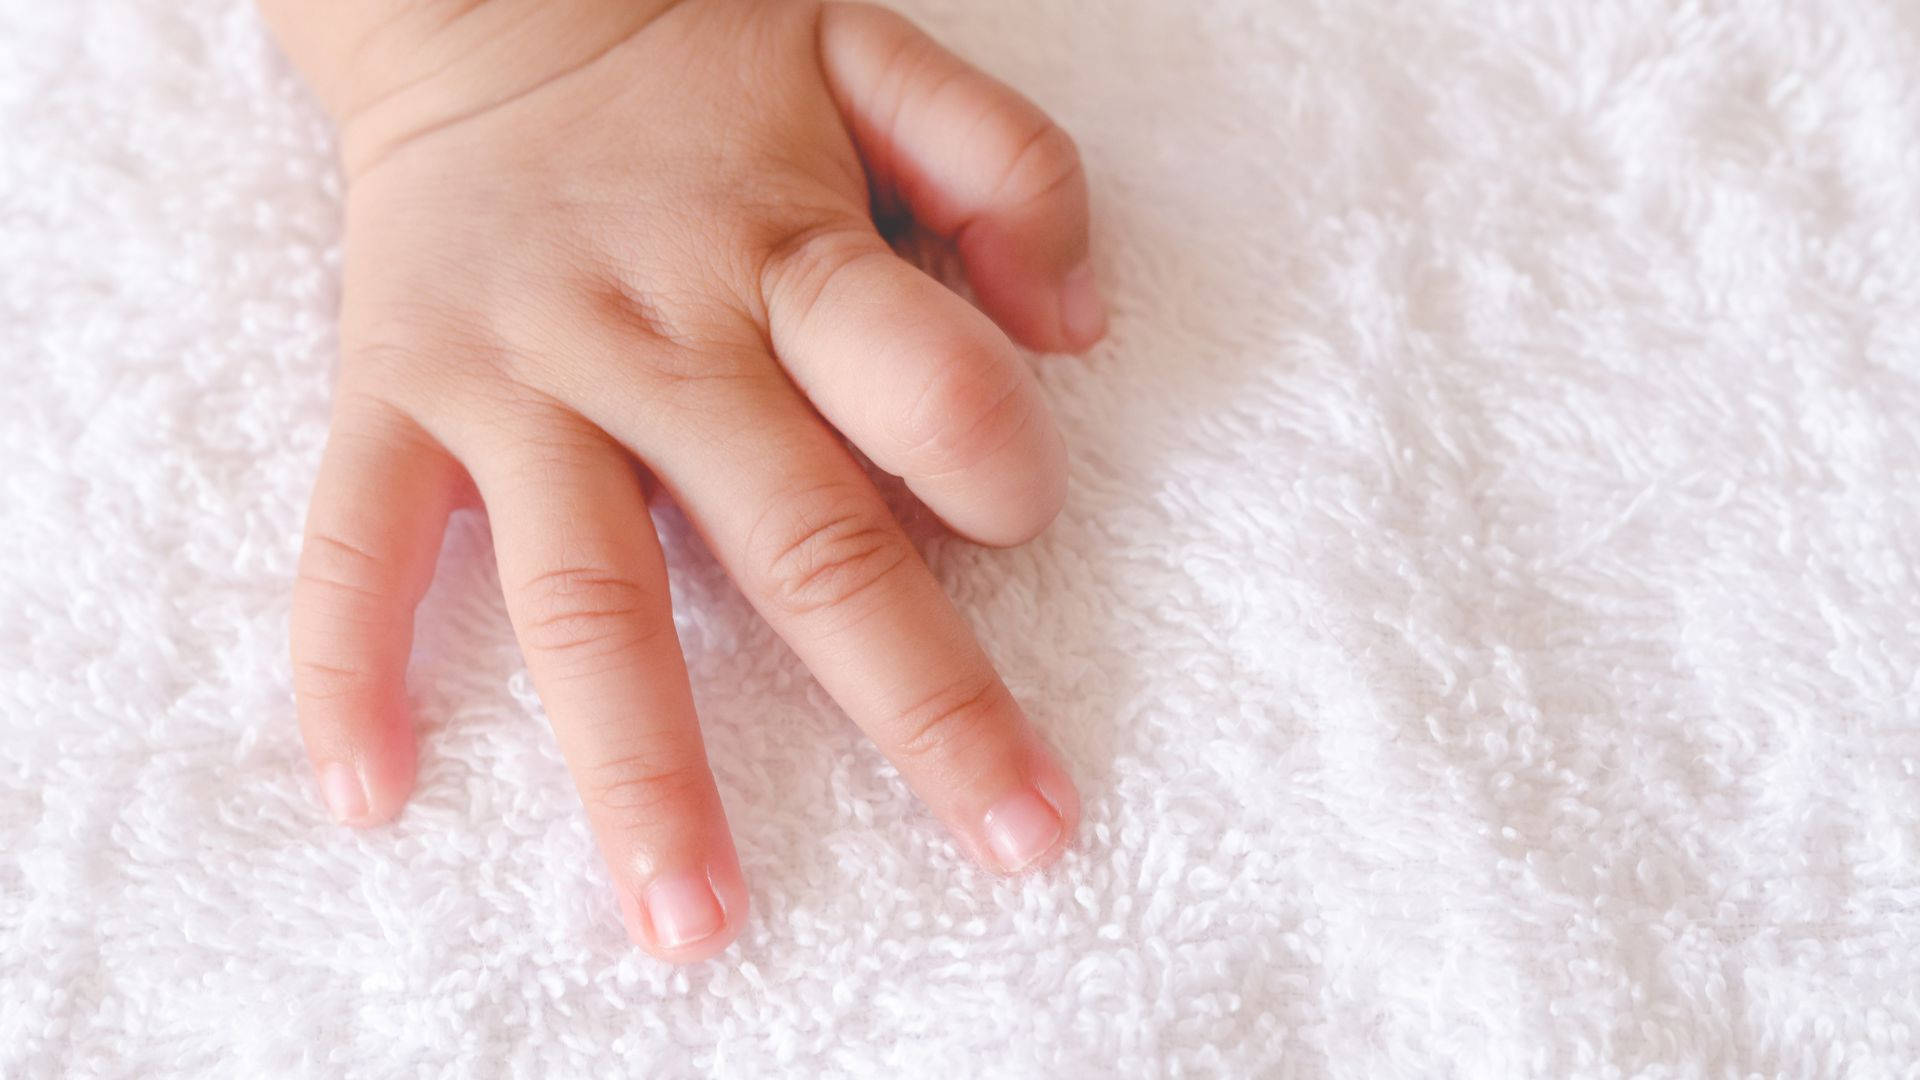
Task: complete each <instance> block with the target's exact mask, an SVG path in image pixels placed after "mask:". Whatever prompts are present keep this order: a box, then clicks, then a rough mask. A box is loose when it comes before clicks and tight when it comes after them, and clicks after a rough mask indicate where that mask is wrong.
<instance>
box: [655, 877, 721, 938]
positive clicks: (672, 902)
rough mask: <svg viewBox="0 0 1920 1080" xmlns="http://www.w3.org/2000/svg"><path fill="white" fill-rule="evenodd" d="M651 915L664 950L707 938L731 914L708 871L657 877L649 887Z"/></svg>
mask: <svg viewBox="0 0 1920 1080" xmlns="http://www.w3.org/2000/svg"><path fill="white" fill-rule="evenodd" d="M647 915H648V917H649V918H650V919H651V920H652V922H653V940H654V942H655V944H657V945H659V946H660V947H661V948H663V949H678V948H680V947H682V946H685V945H692V944H693V943H695V942H697V941H704V940H706V939H707V938H710V937H712V936H713V935H715V934H717V933H719V932H720V930H721V928H723V927H725V926H726V925H727V914H726V912H725V911H722V910H721V908H720V898H719V897H717V896H715V895H714V894H713V886H712V885H710V884H708V882H707V877H706V875H705V874H669V875H666V876H664V877H661V878H659V879H657V880H655V881H654V883H653V884H652V885H649V886H648V887H647Z"/></svg>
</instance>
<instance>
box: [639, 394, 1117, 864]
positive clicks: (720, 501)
mask: <svg viewBox="0 0 1920 1080" xmlns="http://www.w3.org/2000/svg"><path fill="white" fill-rule="evenodd" d="M784 393H785V395H786V397H785V398H784V399H782V398H779V397H778V396H776V395H773V394H768V395H766V396H765V398H764V399H762V400H760V401H759V402H758V404H757V405H756V407H755V408H754V409H753V411H752V414H751V415H744V416H743V415H739V414H738V412H735V413H732V414H728V413H724V412H721V411H719V410H716V409H697V408H696V409H693V410H691V411H690V412H689V413H688V415H694V416H701V415H704V416H721V415H727V416H730V418H731V423H730V425H729V428H728V430H727V432H726V433H725V434H724V435H721V434H719V433H717V432H715V433H710V437H690V438H678V437H676V438H675V439H674V445H673V446H672V447H670V448H665V449H663V450H662V451H661V452H660V453H658V454H655V455H652V456H651V457H650V464H651V465H652V468H653V470H654V472H655V474H656V475H658V476H659V477H660V479H661V482H662V483H663V484H664V485H665V486H666V487H667V488H668V489H669V490H670V491H671V493H672V494H673V496H674V498H675V500H676V501H677V502H678V503H679V504H680V505H681V506H682V507H683V508H684V509H686V510H687V512H688V513H689V515H690V516H691V517H692V519H693V520H694V522H695V524H696V525H697V526H698V527H699V528H700V529H701V530H702V532H703V533H704V534H705V535H706V536H707V538H708V542H709V544H710V545H711V546H712V548H713V550H714V551H715V553H716V554H717V555H718V557H719V558H720V560H721V562H722V563H723V564H724V565H725V566H726V568H727V570H728V572H729V573H730V574H731V575H732V576H733V578H734V580H735V581H736V582H738V583H739V585H740V586H741V589H742V591H744V592H745V593H746V595H747V596H748V598H749V599H750V600H751V601H752V602H753V604H754V606H755V607H756V608H757V609H758V610H759V611H760V612H761V613H762V614H763V615H764V617H765V618H766V619H767V620H768V622H769V623H770V624H771V625H772V626H773V628H774V629H775V630H776V631H777V632H778V633H779V634H780V635H781V636H782V637H783V638H785V639H786V641H787V643H788V644H789V645H790V646H792V648H793V650H794V651H795V652H796V653H797V654H798V655H799V656H800V658H801V660H802V661H804V662H805V663H806V665H807V666H808V667H809V668H810V669H811V670H812V671H813V673H814V675H815V677H816V678H818V679H819V681H820V684H821V685H822V686H823V687H824V688H825V689H826V690H827V692H828V693H829V694H831V695H832V696H833V698H834V700H835V701H837V702H838V703H839V704H840V706H841V707H842V708H843V709H845V710H846V711H847V713H848V715H850V716H851V717H852V718H853V719H854V721H855V722H856V723H858V724H859V725H860V726H861V727H862V728H864V729H865V730H866V731H867V733H868V734H869V735H870V736H872V738H873V739H874V741H875V743H877V744H878V745H879V747H880V749H881V750H882V751H883V752H884V753H886V754H887V756H888V757H889V758H891V759H892V760H893V761H894V763H895V764H896V765H897V766H898V767H899V769H900V771H901V774H902V775H903V776H904V777H905V778H906V780H907V782H908V783H909V784H911V785H912V786H913V788H914V790H915V791H916V792H917V793H918V794H919V795H920V797H921V798H922V799H924V800H925V801H926V803H927V804H928V806H929V807H931V808H932V809H933V811H934V813H935V814H937V815H938V816H939V817H940V818H941V819H942V820H943V821H945V822H946V823H947V825H948V826H949V827H950V828H951V829H952V830H953V831H954V833H955V834H956V835H957V836H959V837H960V839H961V841H962V843H963V844H964V845H965V847H966V848H967V850H968V852H969V853H970V854H971V855H973V857H975V858H976V859H978V860H979V861H981V862H982V863H985V864H986V865H988V866H990V867H992V868H994V869H997V870H1000V871H1003V872H1008V873H1011V872H1016V871H1019V870H1022V869H1025V868H1027V867H1030V866H1036V865H1041V864H1044V863H1046V862H1049V861H1051V860H1052V859H1053V858H1054V857H1055V856H1057V855H1058V854H1059V853H1060V852H1061V851H1062V850H1063V849H1064V848H1065V847H1066V846H1067V844H1068V842H1069V839H1070V837H1071V835H1072V832H1073V829H1074V827H1075V825H1076V824H1077V822H1078V817H1079V801H1078V796H1077V795H1076V794H1075V792H1074V789H1073V785H1072V783H1071V782H1070V781H1069V780H1068V779H1067V777H1066V774H1065V773H1064V772H1063V771H1062V770H1061V768H1060V767H1059V765H1058V764H1056V763H1055V762H1054V760H1053V757H1052V755H1051V754H1050V753H1049V752H1048V750H1047V748H1046V747H1045V745H1044V744H1043V743H1042V742H1041V740H1040V738H1039V736H1038V735H1037V734H1036V733H1035V732H1034V730H1033V728H1032V726H1031V725H1030V724H1029V723H1028V721H1027V718H1026V716H1025V714H1024V713H1023V712H1022V711H1021V709H1020V706H1019V705H1018V704H1017V703H1016V702H1015V701H1014V699H1013V696H1012V695H1011V694H1009V693H1008V692H1007V688H1006V687H1005V685H1003V684H1002V683H1001V681H1000V678H999V676H998V675H997V674H996V673H995V672H994V670H993V667H992V665H991V664H990V663H989V662H988V660H987V657H986V655H985V653H983V652H982V650H981V648H980V645H979V643H978V642H976V641H975V640H974V637H973V634H972V632H971V631H970V630H969V629H968V627H967V624H966V622H965V621H964V620H963V619H962V618H961V617H960V615H959V613H958V612H956V611H955V610H954V608H953V605H952V604H951V603H950V602H949V601H948V599H947V597H946V595H945V594H944V593H943V592H942V591H941V589H940V586H939V584H938V583H937V582H936V581H935V580H934V578H933V576H932V574H930V573H929V572H928V570H927V568H926V565H925V564H924V563H922V562H921V561H920V557H919V555H918V554H917V553H916V552H915V551H914V549H913V547H912V546H911V545H910V544H909V543H908V541H907V539H906V536H905V534H904V533H902V531H901V529H900V526H899V524H898V523H897V522H895V521H894V520H893V518H892V516H891V515H890V514H889V513H888V512H887V509H886V506H885V504H884V503H883V502H882V501H881V499H880V497H879V494H878V493H877V492H876V491H874V489H873V487H872V485H870V484H869V483H868V482H867V480H866V477H865V475H864V474H863V473H862V472H861V471H860V469H859V467H858V466H857V465H856V464H855V463H854V461H853V459H852V457H851V456H850V455H849V454H848V453H847V451H846V449H845V448H844V447H843V446H842V445H841V444H840V442H839V441H838V440H837V439H835V438H834V437H833V436H832V435H831V434H830V433H829V432H828V431H827V429H826V428H825V427H824V426H823V425H822V424H821V423H820V422H819V421H818V420H817V419H816V418H814V417H813V416H811V415H810V414H809V413H808V412H807V410H806V408H805V406H804V404H803V403H801V402H800V401H799V399H798V397H797V396H796V395H794V394H793V392H792V391H791V390H790V389H786V390H784ZM734 400H736V401H737V400H739V399H738V398H737V397H736V398H735V399H734ZM636 437H637V438H639V439H641V440H645V439H646V438H648V434H647V433H644V432H641V433H636Z"/></svg>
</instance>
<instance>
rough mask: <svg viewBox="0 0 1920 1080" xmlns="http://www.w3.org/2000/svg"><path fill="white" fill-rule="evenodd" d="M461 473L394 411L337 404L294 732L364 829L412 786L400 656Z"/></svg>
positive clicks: (312, 523) (299, 588)
mask: <svg viewBox="0 0 1920 1080" xmlns="http://www.w3.org/2000/svg"><path fill="white" fill-rule="evenodd" d="M461 483H462V476H461V470H460V467H459V466H458V465H457V464H456V463H455V462H454V460H453V459H452V458H451V457H449V456H448V455H447V453H446V451H445V450H443V449H442V448H441V447H440V446H439V444H437V443H435V442H434V441H433V440H432V439H431V438H429V437H428V436H427V435H426V434H425V433H424V432H422V431H421V430H420V429H419V428H418V427H417V426H415V425H414V423H413V422H412V421H411V420H409V419H407V418H406V416H404V415H403V414H401V413H400V412H399V411H397V410H396V409H394V408H392V407H391V406H387V405H385V404H382V403H379V402H377V401H374V400H372V399H369V398H364V397H359V396H355V395H346V396H343V397H342V398H341V399H340V401H339V402H338V404H337V405H336V406H335V408H334V418H333V429H332V431H331V433H330V434H329V436H328V439H327V449H326V453H325V455H324V456H323V457H322V458H321V462H320V473H319V476H318V478H317V480H316V482H315V485H314V491H313V500H312V502H311V504H310V506H309V508H308V511H307V527H306V537H305V539H304V540H303V541H302V543H301V548H300V569H299V574H298V577H297V578H296V579H295V582H294V589H293V620H292V626H291V644H292V647H293V686H294V696H295V700H296V706H297V710H298V713H299V717H300V730H301V733H302V735H303V736H304V738H305V740H306V744H307V754H308V756H309V757H310V758H311V759H312V761H313V767H314V771H315V774H316V775H317V776H318V778H319V781H320V793H321V796H322V797H323V798H324V799H325V800H326V803H327V806H328V808H329V809H330V810H331V811H332V812H333V815H334V817H336V818H337V819H339V820H340V821H343V822H346V823H348V824H352V825H370V824H375V823H378V822H381V821H386V820H387V819H389V818H391V817H393V815H395V814H397V813H399V811H400V807H401V805H402V804H403V803H404V802H405V801H406V798H407V793H408V792H409V791H410V790H412V788H413V769H414V740H413V731H412V728H411V726H410V725H409V723H408V720H407V691H406V672H407V656H408V653H409V652H410V651H411V649H412V645H413V612H414V608H415V606H417V605H418V604H419V602H420V598H421V597H422V596H424V595H425V594H426V591H427V586H428V585H429V584H431V583H432V580H433V567H434V562H435V560H436V559H437V558H438V556H439V553H440V540H441V537H442V535H443V534H444V533H445V532H446V525H447V516H448V515H449V514H450V513H451V512H452V510H453V504H454V502H455V500H456V499H457V498H458V497H459V490H460V486H461Z"/></svg>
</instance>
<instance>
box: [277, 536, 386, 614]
mask: <svg viewBox="0 0 1920 1080" xmlns="http://www.w3.org/2000/svg"><path fill="white" fill-rule="evenodd" d="M381 567H382V563H381V560H380V557H379V556H378V555H377V554H375V553H374V551H373V549H372V547H371V546H370V545H367V544H365V543H361V542H359V541H358V540H355V539H353V538H350V537H348V536H346V535H344V534H342V533H336V532H327V531H315V532H311V533H308V534H307V538H306V541H305V542H304V543H302V544H301V546H300V564H299V567H298V569H296V570H295V572H294V581H293V595H294V603H295V605H296V606H299V607H311V606H318V607H324V608H327V609H329V610H330V611H332V612H334V613H336V614H337V613H339V612H342V611H377V610H380V609H382V608H383V607H384V606H385V605H386V604H387V603H388V601H389V599H390V598H389V597H387V596H385V595H384V594H382V593H381V591H380V590H379V588H378V587H377V586H376V585H375V584H374V583H375V582H377V581H379V580H380V577H381Z"/></svg>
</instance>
